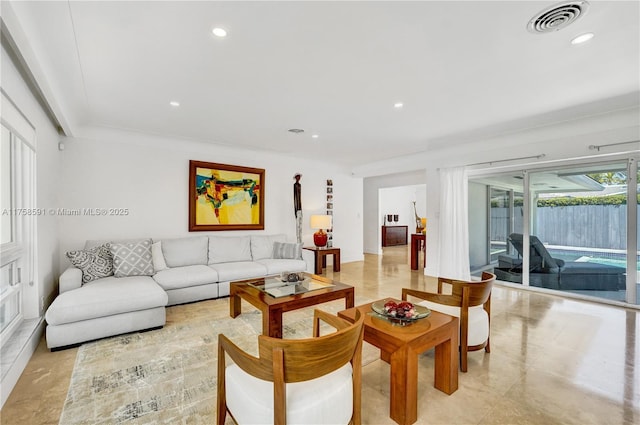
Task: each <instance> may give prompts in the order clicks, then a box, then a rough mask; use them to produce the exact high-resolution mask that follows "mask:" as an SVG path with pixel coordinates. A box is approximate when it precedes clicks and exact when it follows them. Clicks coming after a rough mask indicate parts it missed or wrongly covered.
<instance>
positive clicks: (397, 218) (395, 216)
mask: <svg viewBox="0 0 640 425" xmlns="http://www.w3.org/2000/svg"><path fill="white" fill-rule="evenodd" d="M398 220H399V217H398V214H394V216H393V221H395V222H396V223H397V222H398Z"/></svg>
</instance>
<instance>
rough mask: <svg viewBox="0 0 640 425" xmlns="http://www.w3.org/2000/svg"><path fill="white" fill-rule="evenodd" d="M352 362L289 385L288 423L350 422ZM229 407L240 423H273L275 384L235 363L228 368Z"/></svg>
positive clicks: (287, 387) (226, 375)
mask: <svg viewBox="0 0 640 425" xmlns="http://www.w3.org/2000/svg"><path fill="white" fill-rule="evenodd" d="M352 375H353V369H352V367H351V363H347V364H345V365H344V366H342V367H341V368H339V369H337V370H335V371H333V372H331V373H329V374H327V375H324V376H321V377H319V378H316V379H311V380H309V381H303V382H294V383H289V384H286V392H287V423H292V424H347V423H349V420H350V419H351V412H352V409H353V381H352ZM225 377H226V385H227V387H226V388H227V393H226V398H227V406H228V408H229V411H230V412H231V414H232V415H233V418H234V419H235V420H236V421H237V423H240V424H243V423H249V424H260V423H272V422H273V383H272V382H269V381H263V380H262V379H258V378H256V377H254V376H252V375H249V374H248V373H246V372H244V371H243V370H242V369H240V367H238V366H237V365H235V364H233V365H230V366H228V367H227V369H226V371H225Z"/></svg>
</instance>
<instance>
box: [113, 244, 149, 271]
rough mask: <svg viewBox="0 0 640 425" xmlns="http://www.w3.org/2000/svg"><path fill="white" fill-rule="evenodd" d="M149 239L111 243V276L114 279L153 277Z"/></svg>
mask: <svg viewBox="0 0 640 425" xmlns="http://www.w3.org/2000/svg"><path fill="white" fill-rule="evenodd" d="M151 243H152V241H151V239H144V240H141V241H134V242H112V243H111V244H110V246H111V254H112V255H113V269H114V270H113V274H114V276H115V277H127V276H153V274H154V273H155V270H154V269H153V256H152V255H151Z"/></svg>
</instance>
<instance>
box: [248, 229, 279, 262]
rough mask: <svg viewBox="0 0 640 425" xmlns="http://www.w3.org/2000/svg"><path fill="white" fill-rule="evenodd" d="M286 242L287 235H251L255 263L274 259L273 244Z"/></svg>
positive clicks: (252, 254)
mask: <svg viewBox="0 0 640 425" xmlns="http://www.w3.org/2000/svg"><path fill="white" fill-rule="evenodd" d="M286 241H287V235H251V257H252V258H253V261H258V260H264V259H265V258H273V257H272V255H273V243H274V242H286Z"/></svg>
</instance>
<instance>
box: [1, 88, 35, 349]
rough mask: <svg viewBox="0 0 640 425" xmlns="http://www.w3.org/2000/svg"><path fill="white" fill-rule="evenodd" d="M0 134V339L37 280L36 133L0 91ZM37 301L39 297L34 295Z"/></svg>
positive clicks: (16, 322) (19, 315)
mask: <svg viewBox="0 0 640 425" xmlns="http://www.w3.org/2000/svg"><path fill="white" fill-rule="evenodd" d="M2 101H3V102H2V107H3V116H2V122H1V137H0V144H1V146H0V178H1V181H0V190H1V195H0V339H2V340H3V341H5V340H7V339H8V338H9V337H10V336H11V335H12V333H13V332H14V331H15V330H16V329H17V328H18V326H19V325H20V324H21V323H22V320H23V318H24V313H25V285H33V282H34V280H35V261H34V258H35V223H36V214H35V212H36V210H35V205H36V204H35V151H34V144H33V142H34V139H35V133H34V131H33V127H32V126H31V125H30V124H29V123H28V121H27V120H26V119H25V118H24V117H23V116H22V115H21V114H20V113H19V111H18V110H17V109H16V108H15V107H14V106H13V104H11V103H10V102H9V101H8V99H7V98H6V96H4V93H3V99H2ZM36 301H37V300H36Z"/></svg>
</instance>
